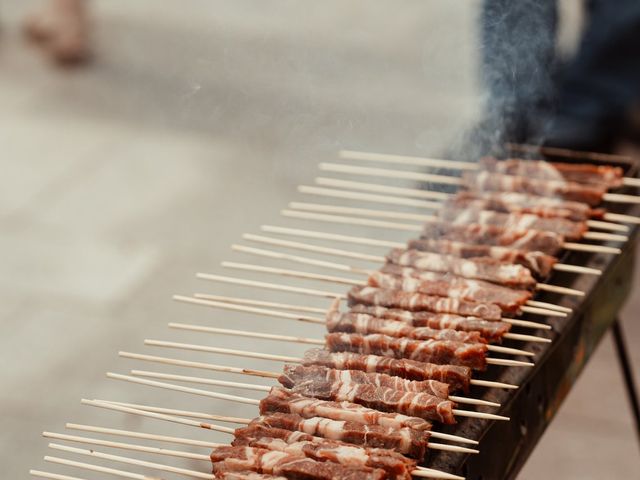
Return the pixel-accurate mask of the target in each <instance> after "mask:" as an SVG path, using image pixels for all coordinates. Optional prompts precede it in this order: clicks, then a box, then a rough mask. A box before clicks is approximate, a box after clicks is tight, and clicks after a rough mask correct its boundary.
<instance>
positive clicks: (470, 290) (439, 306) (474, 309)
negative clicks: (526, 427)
mask: <svg viewBox="0 0 640 480" xmlns="http://www.w3.org/2000/svg"><path fill="white" fill-rule="evenodd" d="M253 250H254V251H255V250H256V249H253ZM409 253H410V254H412V255H413V256H414V258H411V257H409V258H400V259H398V260H397V261H399V262H405V261H406V262H407V263H408V262H411V261H415V262H416V263H417V264H418V265H420V264H421V263H423V264H426V262H424V260H425V259H426V258H425V257H428V256H429V254H428V253H426V252H419V251H413V252H409ZM297 258H298V259H300V258H301V257H297ZM447 262H448V263H454V262H456V259H455V257H452V258H448V259H447ZM303 263H306V262H303ZM456 263H458V264H463V262H456ZM333 265H337V264H333ZM338 265H339V264H338ZM431 265H432V268H433V269H434V270H436V272H435V273H433V272H430V271H426V272H424V271H422V270H421V269H420V268H412V267H406V268H400V267H402V265H400V266H398V265H396V266H393V265H387V266H385V267H383V269H382V270H383V271H381V272H378V273H376V274H375V276H374V275H372V276H371V277H370V278H369V280H368V281H364V280H355V279H352V278H346V277H340V276H334V275H324V274H316V273H309V272H304V271H299V270H289V269H283V268H275V267H265V266H262V265H254V264H245V263H236V262H222V266H223V267H226V268H233V269H238V270H248V271H254V272H262V273H271V274H277V275H284V276H289V277H294V278H305V279H310V280H319V281H324V282H331V283H339V284H344V285H352V286H353V287H355V289H356V290H357V289H358V288H362V287H367V286H371V285H379V283H380V282H384V283H387V284H392V283H393V284H394V285H395V286H396V288H393V289H389V290H390V291H395V292H401V293H403V294H411V295H413V294H417V295H422V296H424V297H425V299H424V302H425V305H424V306H423V307H422V308H423V309H425V310H429V311H435V312H439V313H456V314H462V315H471V316H477V317H482V318H486V319H488V320H500V318H501V313H502V312H503V311H504V312H514V313H520V312H526V313H533V314H538V315H547V316H556V317H565V316H566V313H562V312H559V311H558V310H557V309H555V308H553V309H544V308H543V309H541V308H538V307H532V306H528V305H522V306H520V305H515V304H514V303H511V304H510V303H509V298H511V297H513V296H514V295H513V294H512V293H509V294H508V295H507V294H504V295H501V296H500V294H499V290H500V289H499V288H498V286H492V288H491V289H489V288H487V289H485V290H483V291H479V290H477V289H479V288H480V287H481V285H480V284H479V282H477V281H473V279H464V277H463V279H461V280H459V281H458V282H457V283H458V285H455V284H454V285H451V288H450V289H449V292H448V293H447V295H448V296H447V297H443V296H440V295H439V293H440V294H441V293H442V292H443V291H444V290H443V286H442V285H441V284H440V283H438V282H443V281H445V279H447V277H448V276H447V275H437V273H441V274H443V273H444V272H438V271H437V269H439V268H440V267H441V266H444V265H443V263H433V264H431ZM472 266H473V268H475V270H471V268H469V269H468V270H461V272H462V273H469V275H470V276H471V273H472V272H474V271H475V272H476V276H481V275H484V274H485V273H484V272H491V271H492V270H493V272H494V273H496V274H501V273H506V274H509V273H511V274H512V275H511V276H512V277H513V278H523V277H515V274H517V273H519V272H518V269H514V268H512V269H510V270H511V272H510V271H509V269H507V268H504V269H503V268H501V265H498V264H496V263H495V261H491V260H487V261H480V262H477V263H475V264H472ZM504 266H505V267H507V266H508V264H507V265H504ZM483 267H484V268H483ZM349 268H352V267H349ZM341 270H342V269H341ZM353 270H355V271H356V272H355V273H362V274H368V273H369V272H368V271H365V270H359V269H353ZM353 270H352V271H353ZM390 272H392V273H390ZM520 272H527V273H528V271H525V270H524V269H522V270H520ZM393 273H396V275H393ZM207 275H208V274H207ZM203 278H205V277H203ZM383 278H385V279H386V280H383ZM529 278H532V277H531V276H530V275H529V276H528V278H527V277H524V281H528V280H529ZM412 280H413V281H412ZM533 283H534V284H535V287H536V289H538V290H549V291H555V292H558V293H563V294H569V295H575V296H584V292H581V291H580V290H575V289H569V288H566V287H558V286H556V285H548V284H545V283H535V281H534V282H533ZM460 284H462V285H460ZM397 287H400V288H401V289H398V288H397ZM525 294H526V293H525ZM482 296H490V297H491V298H493V299H494V301H496V302H500V304H502V305H506V306H503V307H502V308H501V307H500V305H499V304H498V303H491V302H488V301H486V300H484V301H480V299H479V298H478V297H482ZM517 296H518V297H519V298H521V299H522V298H523V294H517ZM527 296H528V295H527ZM336 297H337V298H344V295H342V294H341V295H336ZM427 297H428V298H427ZM473 298H475V300H473ZM524 298H526V297H524ZM445 300H447V301H445ZM399 308H404V307H399ZM414 309H415V308H414ZM432 309H433V310H432ZM536 327H537V326H536Z"/></svg>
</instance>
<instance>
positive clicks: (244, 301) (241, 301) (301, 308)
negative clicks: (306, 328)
mask: <svg viewBox="0 0 640 480" xmlns="http://www.w3.org/2000/svg"><path fill="white" fill-rule="evenodd" d="M193 296H194V297H195V298H200V299H202V300H213V301H214V302H225V303H235V304H238V305H252V306H258V307H271V308H282V309H284V310H294V311H297V312H305V313H321V314H326V313H327V309H326V308H318V307H308V306H306V305H290V304H287V303H278V302H268V301H264V300H254V299H252V298H239V297H226V296H224V295H211V294H209V293H195V294H194V295H193Z"/></svg>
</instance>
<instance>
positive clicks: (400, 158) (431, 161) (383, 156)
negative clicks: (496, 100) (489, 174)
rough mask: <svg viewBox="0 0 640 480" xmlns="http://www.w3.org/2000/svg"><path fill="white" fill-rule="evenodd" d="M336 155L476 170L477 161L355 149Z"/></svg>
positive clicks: (421, 165)
mask: <svg viewBox="0 0 640 480" xmlns="http://www.w3.org/2000/svg"><path fill="white" fill-rule="evenodd" d="M338 156H339V157H340V158H343V159H348V160H366V161H370V162H383V163H395V164H398V165H415V166H419V167H433V168H449V169H453V170H478V168H479V165H478V163H477V162H462V161H459V160H445V159H439V158H425V157H416V156H408V155H394V154H388V153H374V152H360V151H356V150H340V151H339V152H338Z"/></svg>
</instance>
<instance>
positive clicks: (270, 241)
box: [242, 227, 602, 275]
mask: <svg viewBox="0 0 640 480" xmlns="http://www.w3.org/2000/svg"><path fill="white" fill-rule="evenodd" d="M271 228H274V229H276V231H275V232H274V233H282V234H285V235H288V234H291V235H296V232H297V230H295V229H287V228H282V229H280V228H279V227H271ZM290 230H293V232H290ZM302 232H304V233H305V236H306V237H309V238H322V237H319V236H315V235H316V234H318V235H322V234H323V232H313V231H308V230H302ZM242 238H244V239H245V240H249V241H252V242H257V243H264V244H267V245H274V246H280V247H287V248H294V249H298V250H305V251H309V252H316V253H322V254H327V255H335V256H339V257H346V258H354V259H357V260H367V261H371V262H378V263H384V262H386V258H385V257H384V256H382V255H369V254H361V253H360V252H353V251H350V250H342V249H337V248H328V247H322V246H319V245H313V244H308V243H302V242H292V241H289V240H281V239H279V238H272V237H265V236H263V235H251V234H247V233H245V234H244V235H242ZM347 238H348V239H349V240H351V239H353V240H356V241H358V240H365V241H366V240H368V239H367V238H363V237H347ZM349 240H347V242H348V243H357V242H351V241H349ZM390 243H392V245H390V247H391V248H406V247H407V245H406V244H404V243H400V242H390ZM553 269H554V270H558V271H564V272H574V273H586V274H589V275H601V274H602V271H601V270H598V269H597V268H589V267H583V266H582V265H567V264H565V263H556V264H554V266H553Z"/></svg>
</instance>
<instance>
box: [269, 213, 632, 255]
mask: <svg viewBox="0 0 640 480" xmlns="http://www.w3.org/2000/svg"><path fill="white" fill-rule="evenodd" d="M281 214H282V215H283V216H285V217H291V218H299V219H305V220H317V221H321V222H329V223H339V224H346V225H351V226H353V225H361V226H368V227H375V228H384V229H386V230H389V229H391V230H401V231H406V232H418V233H420V234H422V235H425V233H424V232H426V231H428V230H429V228H430V227H431V226H433V224H438V225H440V224H444V225H446V226H448V224H447V223H446V222H427V223H426V224H425V225H418V224H415V223H399V222H390V221H381V220H372V219H369V218H360V217H347V216H342V215H328V214H321V213H314V212H303V211H298V210H282V211H281ZM451 227H452V228H460V229H465V228H466V229H470V230H474V229H478V228H482V229H483V230H486V231H496V232H502V233H505V234H506V235H507V238H512V237H515V239H514V240H515V242H516V243H514V244H512V243H502V244H501V245H503V246H507V245H513V246H514V247H518V248H523V244H527V243H528V244H529V245H531V242H532V241H535V242H539V243H536V244H535V245H536V248H526V249H527V250H538V251H542V252H545V253H550V252H549V249H550V248H553V249H556V251H557V250H559V249H561V248H564V249H566V250H572V251H581V252H594V253H610V254H614V255H618V254H620V252H621V250H620V249H619V248H616V247H609V246H607V245H592V244H586V243H576V242H566V241H565V239H564V237H562V236H561V235H559V234H557V233H554V232H540V231H538V230H514V229H507V228H504V227H496V226H486V225H477V224H467V225H455V226H453V225H451ZM512 241H513V240H512ZM549 243H551V245H552V247H550V245H549ZM523 249H524V248H523Z"/></svg>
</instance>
